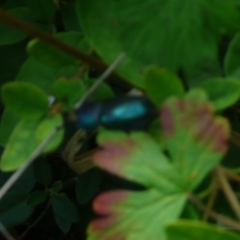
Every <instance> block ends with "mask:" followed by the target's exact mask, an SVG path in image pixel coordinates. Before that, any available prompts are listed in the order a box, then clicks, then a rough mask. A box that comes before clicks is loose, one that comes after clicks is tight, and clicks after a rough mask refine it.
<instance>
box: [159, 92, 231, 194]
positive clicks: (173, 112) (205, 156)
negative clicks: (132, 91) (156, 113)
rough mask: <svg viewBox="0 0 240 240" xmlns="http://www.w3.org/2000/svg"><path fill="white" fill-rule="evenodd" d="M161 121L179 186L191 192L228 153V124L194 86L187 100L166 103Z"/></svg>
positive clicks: (175, 99) (173, 99) (186, 97)
mask: <svg viewBox="0 0 240 240" xmlns="http://www.w3.org/2000/svg"><path fill="white" fill-rule="evenodd" d="M161 124H162V131H163V136H164V140H165V143H166V149H167V151H168V153H169V156H170V158H171V159H172V160H173V168H174V171H175V172H176V173H178V177H179V180H178V186H179V187H180V188H181V189H182V190H184V191H189V190H190V191H192V190H193V189H194V188H196V187H197V186H198V184H199V183H200V182H201V181H202V179H203V178H204V177H205V176H206V174H207V173H208V172H209V171H210V170H211V169H212V168H213V167H214V166H216V165H217V164H218V163H219V162H220V160H221V159H222V158H223V156H224V154H225V153H226V151H227V148H228V145H227V141H228V138H229V136H230V127H229V123H228V121H227V120H226V119H225V118H223V117H220V116H214V111H213V107H212V105H211V103H210V102H208V101H207V96H206V93H205V91H203V90H200V89H194V90H192V91H190V92H189V93H188V94H187V95H186V96H185V98H184V99H178V98H176V97H171V98H169V99H168V100H167V101H166V102H165V103H164V104H163V106H162V109H161Z"/></svg>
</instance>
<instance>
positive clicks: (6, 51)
mask: <svg viewBox="0 0 240 240" xmlns="http://www.w3.org/2000/svg"><path fill="white" fill-rule="evenodd" d="M26 44H27V41H26V40H25V41H21V42H18V43H16V44H12V45H5V46H0V53H1V54H0V66H1V78H0V83H1V84H3V83H5V82H8V81H12V80H13V79H15V78H16V76H17V74H18V71H19V69H20V67H21V65H22V63H23V62H24V61H25V60H26V58H27V54H26V51H25V47H26Z"/></svg>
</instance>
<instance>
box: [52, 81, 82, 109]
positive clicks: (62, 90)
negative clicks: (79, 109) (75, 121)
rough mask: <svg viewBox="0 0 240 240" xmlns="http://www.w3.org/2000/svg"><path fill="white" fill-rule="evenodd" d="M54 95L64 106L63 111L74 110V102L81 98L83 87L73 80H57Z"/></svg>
mask: <svg viewBox="0 0 240 240" xmlns="http://www.w3.org/2000/svg"><path fill="white" fill-rule="evenodd" d="M53 88H54V95H55V97H56V99H57V100H58V101H61V103H62V104H63V106H64V110H70V109H73V108H74V105H75V104H76V102H77V101H78V100H79V99H80V98H81V97H82V96H83V93H84V90H85V87H84V85H83V83H82V82H81V81H80V80H78V79H75V78H71V79H67V78H63V77H61V78H59V79H57V80H56V81H55V83H54V85H53Z"/></svg>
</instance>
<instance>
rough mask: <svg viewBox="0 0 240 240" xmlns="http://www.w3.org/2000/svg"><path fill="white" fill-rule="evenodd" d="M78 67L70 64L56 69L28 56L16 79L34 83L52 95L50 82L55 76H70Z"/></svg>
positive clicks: (51, 82)
mask: <svg viewBox="0 0 240 240" xmlns="http://www.w3.org/2000/svg"><path fill="white" fill-rule="evenodd" d="M78 68H79V66H77V65H76V66H73V65H70V66H66V67H63V68H61V69H57V70H56V69H53V68H51V67H49V66H46V65H44V64H43V63H41V62H39V61H37V60H35V59H34V58H31V57H30V58H28V59H27V60H26V61H25V62H24V64H23V65H22V67H21V69H20V71H19V73H18V76H17V81H20V82H28V83H31V84H34V85H36V86H38V87H40V88H42V89H43V90H44V91H46V92H47V93H48V94H50V95H52V90H53V89H52V84H53V82H54V81H55V80H56V78H59V77H66V78H68V77H72V76H74V75H75V74H76V72H77V70H78Z"/></svg>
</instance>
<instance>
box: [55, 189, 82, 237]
mask: <svg viewBox="0 0 240 240" xmlns="http://www.w3.org/2000/svg"><path fill="white" fill-rule="evenodd" d="M51 202H52V208H53V212H54V216H55V220H56V223H57V224H58V226H59V228H60V229H61V230H62V231H63V232H65V233H66V232H68V231H69V230H70V227H71V225H72V223H73V222H77V221H78V220H79V215H78V210H77V209H76V207H75V206H74V204H73V203H72V201H71V200H70V199H69V198H68V197H67V196H66V195H65V194H64V193H61V194H54V195H52V196H51Z"/></svg>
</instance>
